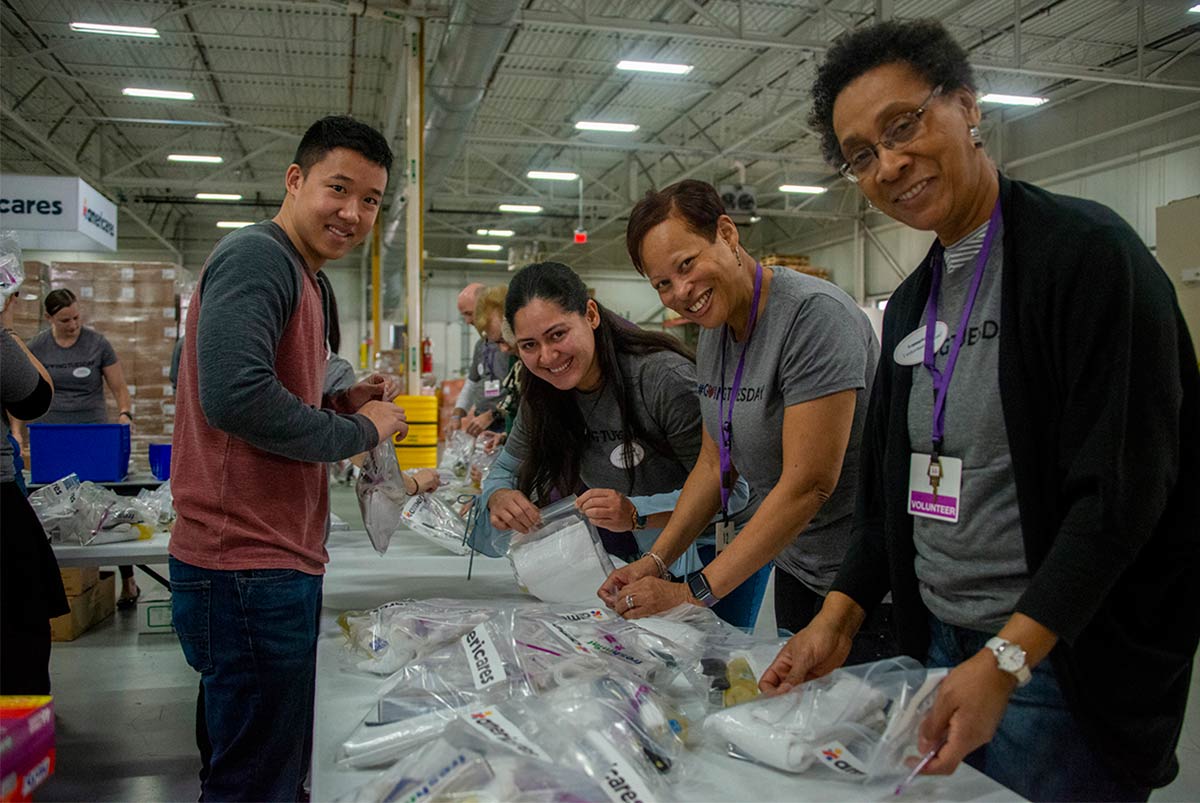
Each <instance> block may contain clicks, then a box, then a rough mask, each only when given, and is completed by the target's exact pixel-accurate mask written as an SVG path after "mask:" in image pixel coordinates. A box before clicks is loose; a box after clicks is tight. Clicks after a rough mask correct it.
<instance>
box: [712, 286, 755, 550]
mask: <svg viewBox="0 0 1200 803" xmlns="http://www.w3.org/2000/svg"><path fill="white" fill-rule="evenodd" d="M754 267H755V271H754V297H753V298H752V299H751V300H750V320H749V321H748V322H747V324H746V342H745V343H743V344H742V352H741V354H740V355H739V356H738V364H737V368H736V369H735V370H734V372H733V385H732V387H730V388H729V417H728V418H726V416H725V387H724V385H725V339H726V336H727V335H728V331H729V327H728V325H726V326H725V327H724V328H722V329H721V388H720V392H719V393H718V394H717V423H718V425H719V426H720V428H721V432H720V438H719V439H718V441H717V448H718V450H719V451H720V455H721V521H720V522H718V523H717V554H718V555H720V554H721V553H722V552H723V551H725V547H727V546H729V545H730V544H731V543H733V536H734V535H735V534H736V528H735V527H734V524H733V521H732V520H731V519H730V518H729V496H730V494H731V493H732V492H733V405H734V402H736V401H737V395H738V391H739V390H740V389H741V387H742V373H743V372H744V371H745V369H746V350H747V349H749V348H750V340H751V338H753V337H754V327H755V325H756V324H757V322H758V301H759V298H761V296H762V278H763V268H762V263H756V264H755V266H754Z"/></svg>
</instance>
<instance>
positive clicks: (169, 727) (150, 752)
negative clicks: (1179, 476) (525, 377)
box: [37, 486, 1200, 802]
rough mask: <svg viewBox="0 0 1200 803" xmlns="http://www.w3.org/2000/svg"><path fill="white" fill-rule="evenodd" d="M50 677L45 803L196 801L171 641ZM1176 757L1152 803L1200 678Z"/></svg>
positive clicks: (1189, 748) (99, 648)
mask: <svg viewBox="0 0 1200 803" xmlns="http://www.w3.org/2000/svg"><path fill="white" fill-rule="evenodd" d="M333 509H334V511H335V512H336V513H337V514H338V515H339V516H341V517H342V518H343V519H345V520H346V521H349V522H352V523H356V522H359V521H361V518H360V516H359V513H358V508H357V503H356V501H355V498H354V493H353V491H352V490H351V489H350V488H348V487H346V486H337V487H335V488H334V492H333ZM331 546H334V544H333V543H331ZM164 568H165V567H164ZM138 583H139V584H140V585H141V587H142V590H143V593H148V592H150V591H151V589H152V588H153V586H154V581H153V580H152V579H150V578H149V577H148V576H146V575H144V574H142V573H141V572H140V571H139V572H138ZM51 673H52V682H53V686H54V707H55V712H56V715H57V722H56V727H57V740H58V759H57V760H58V769H57V771H56V773H55V775H54V776H53V777H52V778H51V779H50V780H49V781H48V782H47V783H46V785H45V786H44V787H42V789H41V790H39V792H38V793H37V799H38V800H39V801H80V800H88V801H91V800H96V801H109V800H112V801H187V800H195V799H196V797H197V795H198V794H199V782H198V780H197V777H196V773H197V772H198V771H199V767H200V762H199V758H198V754H197V752H196V747H195V741H194V738H193V733H194V731H193V728H194V722H195V704H196V688H197V682H198V676H197V675H196V673H194V672H193V671H192V670H191V669H190V668H189V667H188V666H187V664H186V663H185V662H184V660H183V654H182V652H181V651H180V649H179V643H178V642H177V641H176V640H175V638H174V637H173V636H169V635H161V634H155V635H139V634H138V633H137V626H136V620H135V615H134V613H133V612H132V611H128V612H123V611H118V612H117V614H116V615H115V616H113V617H112V618H110V619H108V620H107V621H105V622H103V623H101V624H100V625H99V626H97V627H96V628H94V629H93V630H90V631H88V632H87V633H85V634H84V635H82V636H81V637H80V638H78V639H76V640H75V641H73V642H67V643H61V644H55V645H54V648H53V651H52V655H51ZM1178 752H1179V760H1180V764H1181V770H1180V774H1179V777H1178V778H1177V779H1176V781H1175V782H1174V783H1173V784H1171V785H1170V786H1168V787H1166V788H1165V789H1161V790H1158V791H1157V792H1155V793H1154V795H1152V797H1151V800H1153V801H1180V802H1182V801H1195V800H1200V676H1198V675H1197V674H1193V679H1192V694H1191V704H1190V705H1189V707H1188V718H1187V721H1186V723H1185V725H1184V730H1183V735H1182V738H1181V739H1180V743H1179V751H1178Z"/></svg>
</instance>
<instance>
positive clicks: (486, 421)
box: [462, 410, 496, 437]
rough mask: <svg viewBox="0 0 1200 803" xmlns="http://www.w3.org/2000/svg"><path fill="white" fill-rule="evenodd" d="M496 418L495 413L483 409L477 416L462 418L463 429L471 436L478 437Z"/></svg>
mask: <svg viewBox="0 0 1200 803" xmlns="http://www.w3.org/2000/svg"><path fill="white" fill-rule="evenodd" d="M495 419H496V414H495V413H493V412H492V411H491V410H484V411H483V412H482V413H480V414H479V415H477V416H474V417H468V418H464V419H463V421H462V426H463V429H464V430H466V433H467V434H468V435H470V436H471V437H478V436H479V435H481V434H483V432H484V431H485V430H486V429H487V428H488V427H490V426H491V425H492V421H494V420H495Z"/></svg>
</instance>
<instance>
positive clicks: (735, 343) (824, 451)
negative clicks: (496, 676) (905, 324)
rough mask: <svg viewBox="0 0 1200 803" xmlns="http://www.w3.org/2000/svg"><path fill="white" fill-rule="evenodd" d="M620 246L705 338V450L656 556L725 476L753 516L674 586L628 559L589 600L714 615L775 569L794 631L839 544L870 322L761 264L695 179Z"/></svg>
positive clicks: (870, 354) (825, 293)
mask: <svg viewBox="0 0 1200 803" xmlns="http://www.w3.org/2000/svg"><path fill="white" fill-rule="evenodd" d="M626 236H627V244H628V248H629V254H630V257H631V258H632V260H633V263H634V265H635V266H636V267H637V268H638V270H639V271H640V272H641V273H642V274H643V275H645V276H646V277H647V278H648V279H649V280H650V283H651V285H652V286H653V287H654V289H655V290H656V291H657V292H658V294H659V297H660V298H661V299H662V302H663V304H665V305H666V306H667V307H669V308H670V309H672V310H675V311H676V312H678V313H679V314H680V315H682V316H683V317H684V318H685V319H686V320H688V321H691V322H694V323H697V324H699V325H700V326H701V327H702V329H701V334H700V343H699V350H698V354H697V360H696V374H697V391H698V395H699V398H700V411H701V414H702V415H703V418H704V445H703V447H702V449H701V454H700V459H699V460H698V461H697V463H696V467H695V468H694V469H693V470H692V473H691V476H689V477H688V481H687V484H686V485H685V486H684V491H683V494H682V495H681V496H680V499H679V504H678V506H677V507H676V509H675V515H674V516H672V518H671V522H670V523H669V524H668V525H667V527H666V529H664V530H663V533H662V535H661V536H660V537H659V539H658V542H657V543H656V544H655V551H656V552H657V551H660V550H661V553H662V554H663V555H664V557H665V558H667V559H670V558H671V557H673V556H674V555H675V554H677V553H678V551H680V550H682V549H684V548H686V547H687V545H688V544H689V543H691V541H692V539H694V538H695V537H696V534H697V532H698V531H699V528H700V526H701V524H702V522H707V521H708V519H710V518H711V517H712V516H713V514H714V513H715V512H717V511H718V510H719V509H720V508H721V506H722V495H723V494H722V491H721V486H722V484H723V478H724V479H725V481H730V480H731V479H732V477H735V476H739V475H740V476H741V477H744V478H745V479H746V480H747V481H748V482H749V484H750V488H751V490H752V491H753V493H754V496H755V499H756V501H757V502H758V507H757V510H756V512H755V514H754V516H753V518H751V519H750V521H749V522H748V523H747V524H746V525H745V527H743V528H741V531H740V532H739V533H738V534H737V538H736V539H734V540H732V541H731V542H730V543H729V545H728V547H727V548H726V549H724V551H723V552H722V553H721V554H720V555H718V556H717V558H716V560H714V561H713V562H712V563H710V564H709V565H708V566H707V567H705V569H704V571H703V572H701V573H700V574H699V575H698V576H694V577H692V578H689V582H688V584H687V586H685V587H679V586H671V585H668V584H666V583H663V582H662V581H661V580H659V579H658V578H657V577H655V574H654V571H653V568H654V567H653V566H651V565H649V564H648V563H647V562H646V561H639V562H637V563H633V564H631V565H629V566H627V567H624V568H622V569H619V570H618V571H616V572H615V573H614V574H613V575H612V576H611V577H610V578H609V579H608V581H606V583H605V584H604V586H603V587H602V588H601V597H602V598H604V599H605V601H606V602H608V603H609V605H610V606H612V607H613V608H614V609H615V610H616V611H617V612H618V613H621V614H622V615H624V616H627V617H640V616H649V615H652V614H655V613H658V612H660V611H662V610H665V609H667V608H670V607H673V606H674V605H678V604H680V603H683V602H692V603H695V604H707V605H712V604H714V601H715V600H719V599H721V598H722V597H723V596H724V595H725V594H727V593H729V591H730V590H731V589H733V588H736V587H737V586H738V585H739V584H740V583H742V582H743V581H744V580H745V578H747V577H749V576H750V575H751V574H752V573H753V572H756V571H758V570H759V569H760V568H762V567H763V566H765V565H769V564H770V563H771V562H772V561H774V564H775V566H776V569H777V571H776V573H775V584H776V586H775V587H776V592H775V599H776V620H777V622H778V624H779V626H780V627H783V628H786V629H789V630H797V629H799V628H801V627H803V626H804V625H805V624H807V622H808V620H809V619H811V617H812V615H813V614H814V613H815V612H816V610H817V609H819V607H820V604H821V601H822V599H823V597H824V594H825V592H826V591H827V590H828V588H829V584H830V583H831V582H832V580H833V576H834V574H836V572H837V569H838V566H839V565H840V564H841V561H842V558H843V556H844V554H845V550H846V546H847V544H848V543H849V541H850V528H851V523H852V513H853V501H854V490H855V488H854V486H855V482H854V480H855V477H854V474H855V473H856V471H857V462H856V458H857V454H858V440H859V433H860V431H861V425H862V419H863V417H864V415H865V412H866V406H867V398H868V396H869V393H870V385H871V380H872V378H873V375H874V372H875V365H876V362H877V361H878V356H879V345H878V342H877V341H876V339H875V336H874V333H873V331H872V329H871V325H870V322H869V320H868V319H867V317H866V315H865V314H864V313H863V312H862V311H861V310H860V309H858V308H857V306H856V305H855V304H854V302H853V300H852V299H850V297H849V296H847V295H846V293H844V292H843V291H842V290H840V289H839V288H838V287H837V286H836V285H834V284H832V283H830V282H826V281H823V280H820V279H816V278H813V277H811V276H804V275H802V274H798V273H795V272H793V271H789V270H786V269H778V270H774V269H764V268H763V267H762V266H761V265H758V264H757V263H756V262H755V260H754V258H753V257H752V256H750V254H748V253H747V252H746V249H745V248H744V247H743V246H742V245H741V243H740V240H739V237H738V230H737V226H736V225H734V223H733V221H732V220H731V219H730V218H729V216H728V215H726V214H725V209H724V206H723V205H722V203H721V199H720V196H718V195H717V193H716V190H714V189H713V187H712V186H711V185H709V184H706V183H704V182H700V181H683V182H680V183H678V184H675V185H672V186H670V187H667V188H666V189H664V190H661V191H659V192H657V193H651V194H649V195H647V196H646V198H644V199H643V200H642V201H640V202H639V203H638V205H637V206H636V207H635V208H634V210H633V212H632V213H631V214H630V220H629V228H628V232H627V235H626ZM631 600H632V601H633V603H634V605H633V606H632V609H630V605H629V602H630V601H631ZM883 648H884V649H886V645H883ZM872 652H874V651H872ZM870 654H871V653H868V655H870Z"/></svg>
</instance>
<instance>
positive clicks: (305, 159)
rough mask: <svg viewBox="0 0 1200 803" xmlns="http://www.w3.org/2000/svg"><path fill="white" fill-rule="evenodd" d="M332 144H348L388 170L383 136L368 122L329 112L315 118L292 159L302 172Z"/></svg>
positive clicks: (389, 155) (389, 162) (388, 157)
mask: <svg viewBox="0 0 1200 803" xmlns="http://www.w3.org/2000/svg"><path fill="white" fill-rule="evenodd" d="M334 148H348V149H350V150H352V151H355V152H357V153H360V154H362V156H363V158H364V159H366V160H367V161H369V162H374V163H375V164H377V165H379V166H380V167H382V168H383V169H384V170H387V171H388V172H389V173H390V172H391V170H392V149H391V148H389V147H388V144H387V140H386V139H384V138H383V134H380V133H379V132H378V131H376V130H375V129H374V128H372V127H371V126H369V125H367V124H366V123H363V122H360V121H358V120H355V119H354V118H353V117H346V116H345V115H331V116H329V117H322V118H321V119H320V120H317V121H316V122H315V123H313V124H312V125H311V126H309V128H308V130H307V131H305V132H304V137H303V138H302V139H301V140H300V146H299V147H297V148H296V156H295V158H293V159H292V161H293V162H294V163H296V164H298V165H300V169H301V170H303V171H304V172H305V173H307V172H308V169H309V168H310V167H312V166H313V165H315V164H316V163H317V162H319V161H321V160H322V159H324V158H325V154H327V153H329V152H330V151H331V150H333V149H334Z"/></svg>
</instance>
